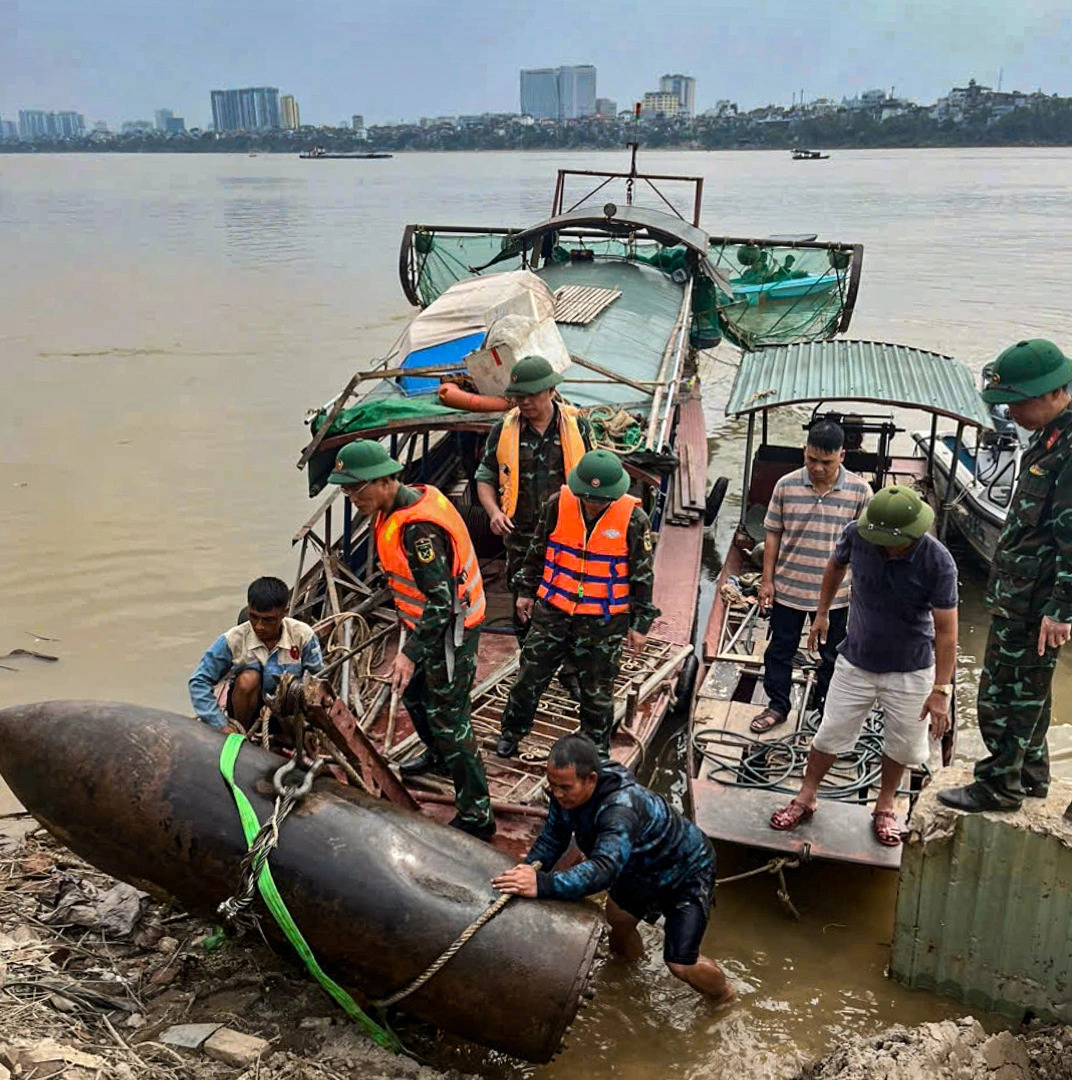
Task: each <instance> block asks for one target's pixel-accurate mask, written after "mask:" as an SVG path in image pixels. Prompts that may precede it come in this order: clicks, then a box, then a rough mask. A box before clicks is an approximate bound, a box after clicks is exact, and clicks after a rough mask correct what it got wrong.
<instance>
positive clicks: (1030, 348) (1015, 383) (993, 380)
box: [983, 338, 1072, 405]
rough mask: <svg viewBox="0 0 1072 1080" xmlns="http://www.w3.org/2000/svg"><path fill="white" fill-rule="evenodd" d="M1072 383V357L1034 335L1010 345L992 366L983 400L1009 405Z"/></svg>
mask: <svg viewBox="0 0 1072 1080" xmlns="http://www.w3.org/2000/svg"><path fill="white" fill-rule="evenodd" d="M1070 382H1072V360H1069V358H1068V357H1067V356H1065V354H1064V353H1063V352H1061V350H1060V349H1059V348H1057V346H1056V345H1054V343H1053V342H1052V341H1047V340H1046V339H1045V338H1032V339H1031V340H1030V341H1018V342H1017V343H1016V344H1015V345H1010V346H1009V347H1008V348H1007V349H1006V350H1005V351H1004V352H1003V353H1002V354H1001V355H1000V356H999V357H998V358H997V359H996V360H995V361H994V362H993V364H991V365H990V369H989V374H988V376H987V384H986V386H985V387H984V388H983V401H985V402H986V403H987V405H1005V404H1008V403H1009V402H1011V401H1027V400H1029V399H1030V398H1036V397H1041V396H1042V395H1043V394H1048V393H1049V392H1050V391H1051V390H1059V389H1060V388H1061V387H1062V386H1066V385H1067V384H1068V383H1070Z"/></svg>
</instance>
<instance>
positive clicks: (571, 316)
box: [555, 285, 622, 326]
mask: <svg viewBox="0 0 1072 1080" xmlns="http://www.w3.org/2000/svg"><path fill="white" fill-rule="evenodd" d="M621 295H622V291H621V289H604V288H600V287H599V286H596V285H563V286H562V287H561V288H560V289H557V290H556V291H555V322H558V323H564V324H567V325H574V326H587V325H588V323H590V322H592V321H593V320H594V319H595V318H596V316H597V315H599V314H600V312H602V311H603V310H604V309H605V308H608V307H610V305H611V304H613V303H614V301H615V300H617V299H618V298H619V297H620V296H621Z"/></svg>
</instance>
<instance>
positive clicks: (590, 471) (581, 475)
mask: <svg viewBox="0 0 1072 1080" xmlns="http://www.w3.org/2000/svg"><path fill="white" fill-rule="evenodd" d="M566 482H567V483H568V484H569V489H570V491H572V492H573V494H574V495H576V496H577V498H578V499H591V500H592V501H593V502H614V500H615V499H617V498H618V497H619V496H620V495H624V494H625V493H626V492H627V491H628V490H629V474H628V473H627V472H626V471H625V469H623V468H622V463H621V461H620V460H619V459H618V455H617V454H612V453H611V452H610V451H609V450H589V451H588V453H587V454H585V455H584V457H583V458H581V460H580V461H578V462H577V464H576V466H575V467H574V468H573V469H571V470H570V474H569V476H568V477H567V480H566Z"/></svg>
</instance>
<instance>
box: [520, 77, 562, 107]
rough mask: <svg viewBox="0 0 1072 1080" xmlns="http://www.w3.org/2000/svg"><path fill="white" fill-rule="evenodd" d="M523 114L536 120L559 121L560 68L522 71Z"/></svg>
mask: <svg viewBox="0 0 1072 1080" xmlns="http://www.w3.org/2000/svg"><path fill="white" fill-rule="evenodd" d="M521 112H522V113H523V114H524V115H525V116H531V117H532V118H533V119H534V120H557V119H558V68H529V69H528V70H527V71H526V70H522V72H521Z"/></svg>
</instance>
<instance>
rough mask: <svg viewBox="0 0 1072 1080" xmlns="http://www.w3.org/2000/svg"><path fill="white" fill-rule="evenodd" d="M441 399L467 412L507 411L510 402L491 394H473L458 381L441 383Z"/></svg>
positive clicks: (448, 404)
mask: <svg viewBox="0 0 1072 1080" xmlns="http://www.w3.org/2000/svg"><path fill="white" fill-rule="evenodd" d="M439 400H440V402H441V403H442V404H443V405H447V406H449V407H450V408H452V409H464V410H465V411H466V412H506V410H507V409H509V408H510V402H509V401H507V400H506V398H504V397H492V396H491V395H489V394H471V393H470V392H469V391H468V390H463V389H462V388H461V387H460V386H459V385H458V384H457V383H452V382H445V383H440V384H439Z"/></svg>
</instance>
